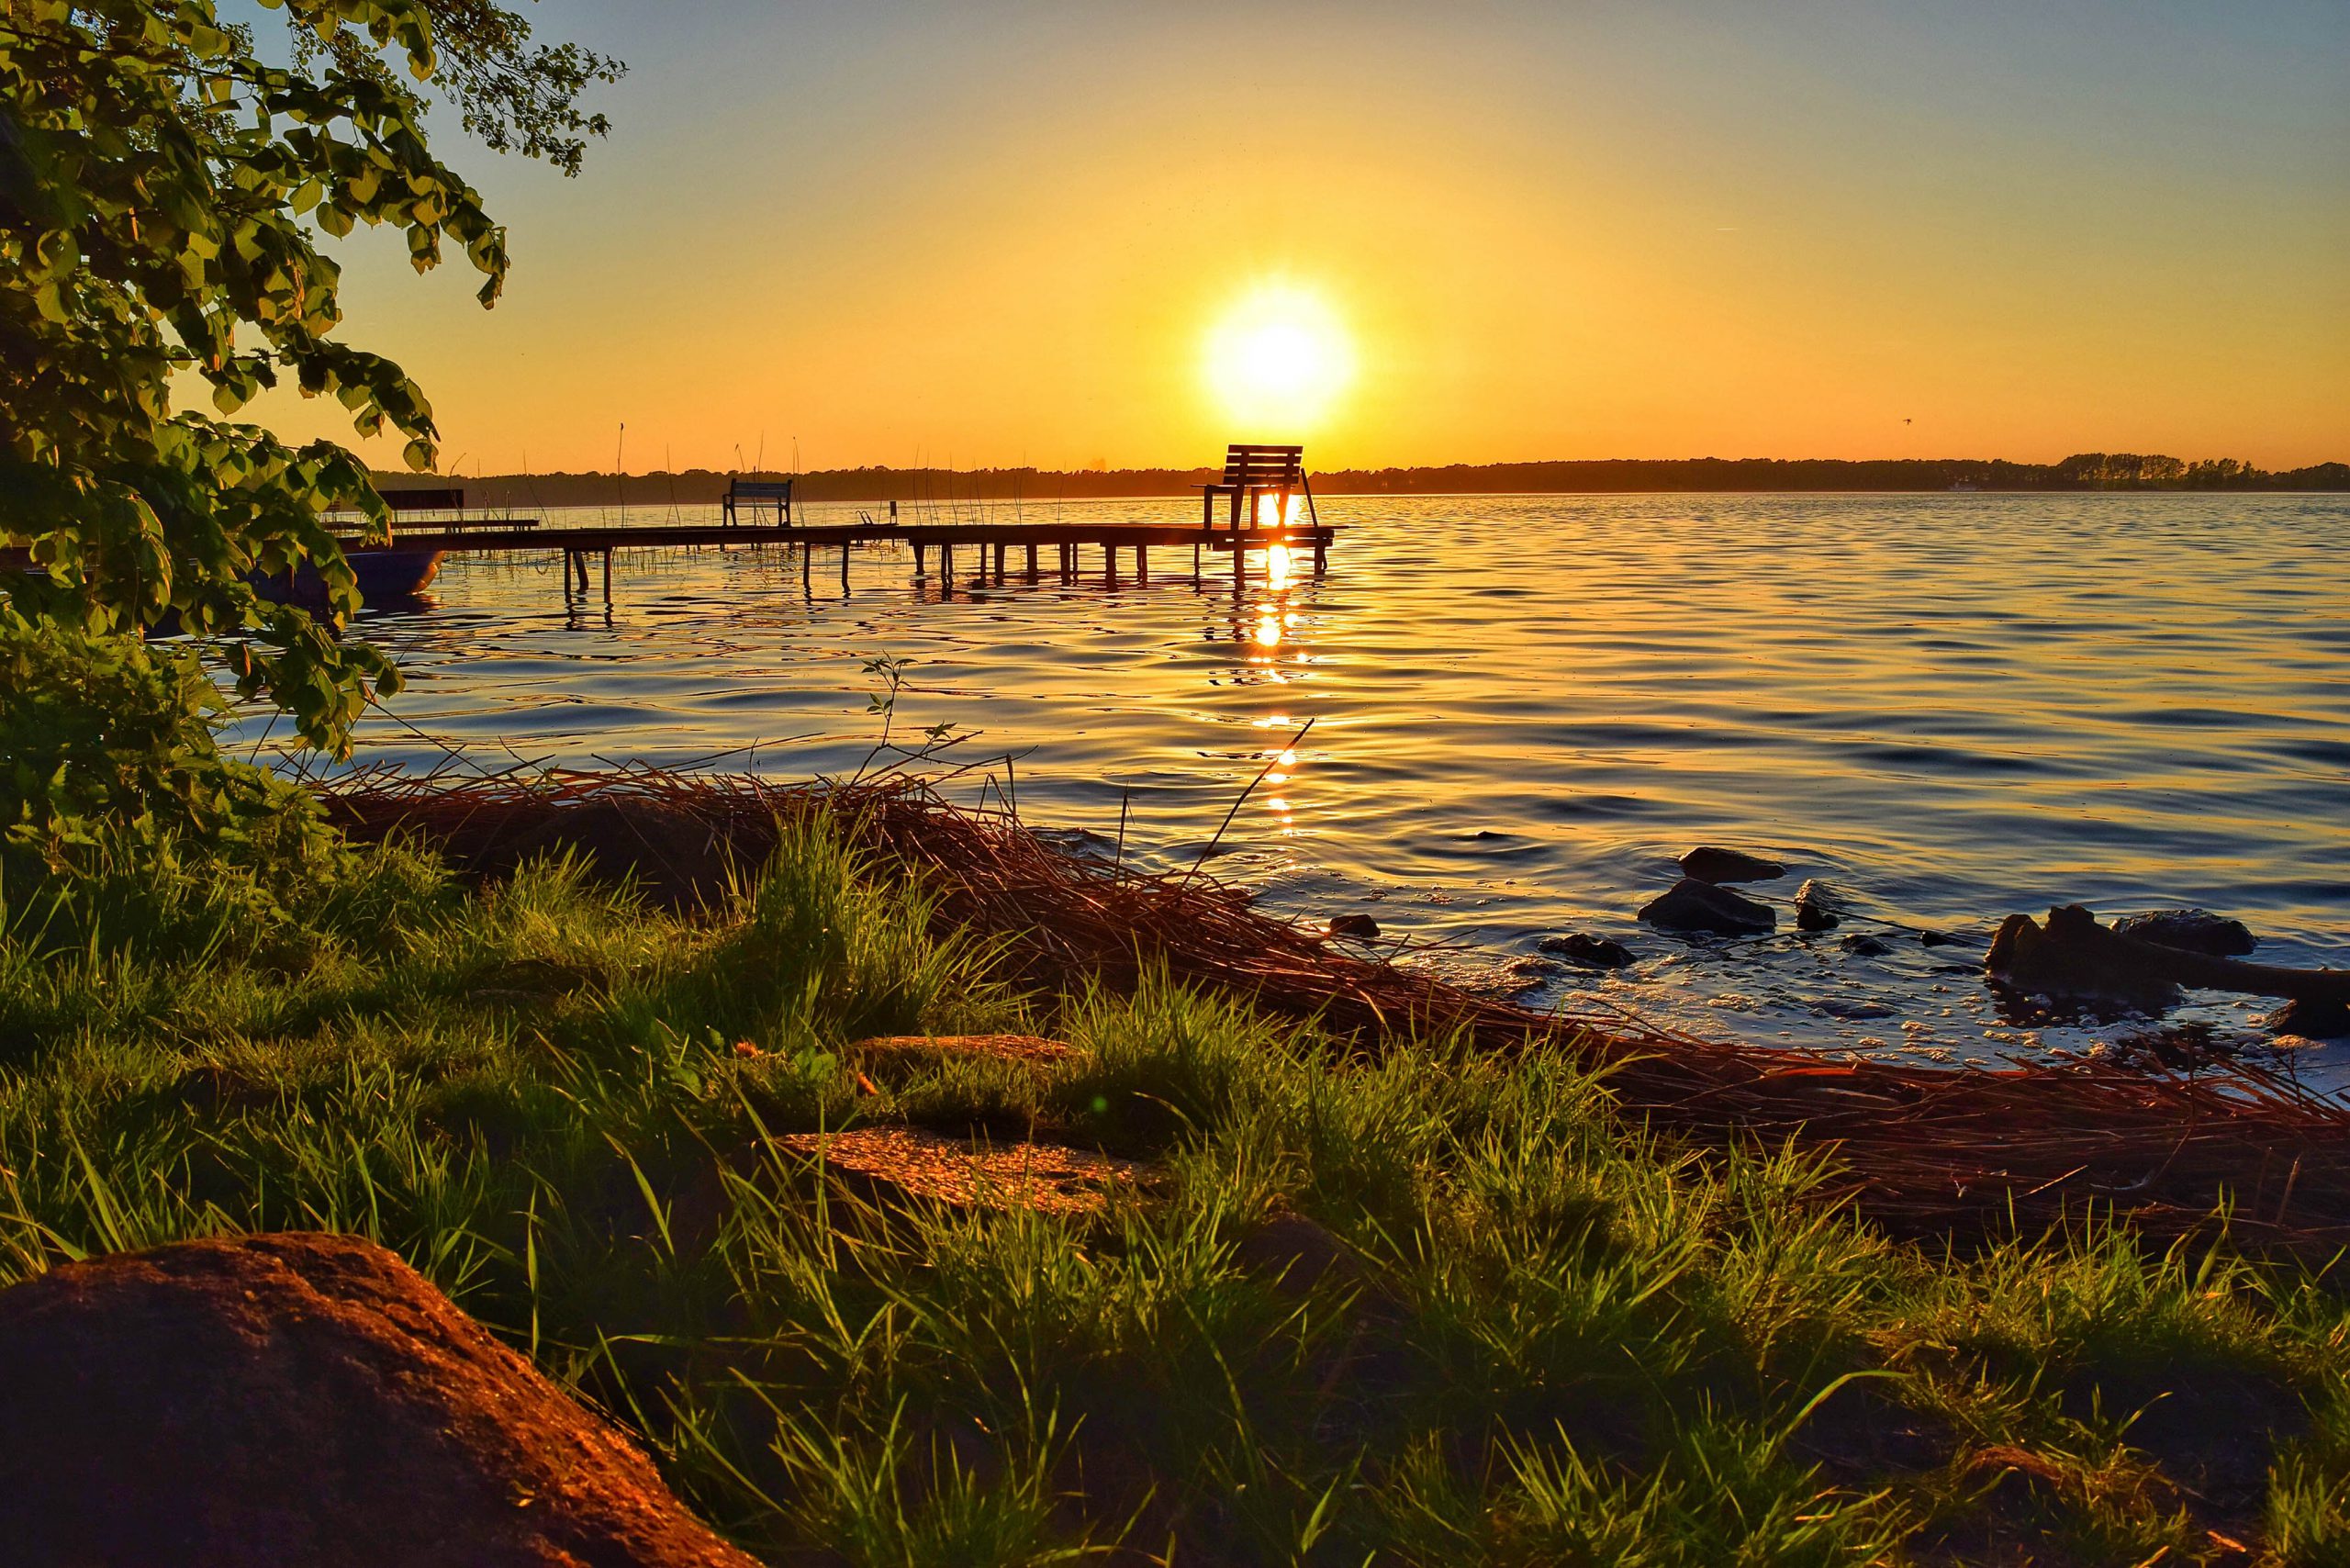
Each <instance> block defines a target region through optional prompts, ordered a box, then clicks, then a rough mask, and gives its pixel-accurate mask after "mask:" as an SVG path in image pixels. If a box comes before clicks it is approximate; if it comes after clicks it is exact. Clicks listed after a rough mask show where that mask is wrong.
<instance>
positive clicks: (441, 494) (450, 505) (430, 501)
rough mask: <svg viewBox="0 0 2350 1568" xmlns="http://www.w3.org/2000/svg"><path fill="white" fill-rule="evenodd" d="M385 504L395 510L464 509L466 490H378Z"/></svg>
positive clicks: (377, 492)
mask: <svg viewBox="0 0 2350 1568" xmlns="http://www.w3.org/2000/svg"><path fill="white" fill-rule="evenodd" d="M375 493H376V494H377V495H379V496H381V497H383V498H384V504H385V505H386V506H387V507H389V508H391V509H392V510H394V511H396V512H397V511H463V510H465V492H464V491H463V490H378V491H376V492H375Z"/></svg>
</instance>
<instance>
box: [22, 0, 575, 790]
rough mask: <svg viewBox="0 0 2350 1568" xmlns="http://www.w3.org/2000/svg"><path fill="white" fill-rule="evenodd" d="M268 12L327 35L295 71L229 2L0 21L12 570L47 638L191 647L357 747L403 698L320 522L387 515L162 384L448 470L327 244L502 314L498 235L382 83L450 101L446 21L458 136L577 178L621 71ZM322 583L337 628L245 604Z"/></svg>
mask: <svg viewBox="0 0 2350 1568" xmlns="http://www.w3.org/2000/svg"><path fill="white" fill-rule="evenodd" d="M264 3H266V4H274V5H275V6H280V7H282V8H283V10H284V11H285V17H286V19H287V21H288V23H289V25H291V26H293V27H295V28H298V29H300V31H301V32H302V33H303V34H304V35H305V36H306V37H307V38H308V39H310V40H311V42H310V44H309V45H308V47H306V48H304V49H301V50H296V51H295V59H294V62H293V63H292V64H290V65H278V64H273V63H271V62H268V61H267V60H265V59H263V57H262V56H261V55H260V54H259V53H258V52H257V51H256V50H255V48H254V46H253V43H252V37H251V34H250V32H249V31H248V30H246V29H244V28H237V27H233V26H229V25H225V24H224V23H223V22H222V20H221V19H220V17H218V14H217V13H216V11H215V8H214V7H213V6H212V5H211V4H210V0H84V3H67V0H0V549H6V548H8V547H14V549H15V550H16V551H17V552H19V553H20V554H19V555H18V565H20V566H28V567H29V568H30V570H28V571H20V572H17V573H15V574H12V575H9V576H8V577H6V578H5V582H6V595H7V598H8V599H9V600H10V602H11V603H12V605H14V606H15V608H16V609H17V611H18V612H19V613H20V614H22V615H23V616H25V617H27V618H28V622H41V623H47V624H50V625H56V626H71V627H75V628H79V629H81V630H84V631H86V632H90V633H140V632H145V631H149V630H152V629H154V628H156V627H159V626H165V625H173V624H175V625H176V626H178V627H179V628H181V629H183V630H185V631H186V632H189V633H196V634H197V635H199V636H201V637H204V638H207V639H208V640H210V641H211V642H212V643H213V644H214V645H215V646H218V648H220V649H221V651H222V657H223V658H224V659H225V660H226V662H227V664H228V666H229V671H230V673H231V674H232V675H233V676H234V678H235V682H236V687H237V689H238V691H239V693H240V694H241V695H243V696H248V697H251V696H258V695H265V696H266V697H268V698H269V699H270V700H274V702H275V703H276V704H277V705H279V706H280V707H282V708H283V709H285V711H287V712H288V713H289V714H290V716H291V717H292V719H293V721H294V722H295V725H296V727H297V730H298V732H299V733H300V734H301V735H302V736H303V738H304V739H305V740H307V741H308V742H309V743H310V744H312V745H318V746H321V747H325V748H328V749H330V750H333V751H335V752H337V753H341V752H343V751H345V750H347V748H348V745H349V734H350V729H351V725H352V723H353V721H354V720H355V719H356V718H357V717H358V715H359V713H360V711H362V708H363V706H364V702H365V700H366V699H367V695H368V691H369V688H370V686H371V684H372V685H374V686H375V689H379V690H382V691H385V692H389V691H391V690H394V689H397V681H398V677H397V672H396V671H395V670H394V669H393V668H392V666H390V664H389V663H388V662H387V661H386V659H385V658H384V657H383V656H382V655H380V654H378V653H377V652H376V651H375V650H374V649H372V648H369V647H367V646H365V645H364V644H358V643H355V642H346V641H344V640H343V639H342V638H341V636H340V634H339V633H340V631H341V626H342V623H343V622H344V621H345V619H346V618H347V617H348V616H349V615H350V614H351V613H352V612H353V611H354V610H356V609H357V608H358V605H359V596H358V589H357V585H356V583H355V582H354V580H353V575H352V572H351V569H350V566H349V565H348V563H347V562H346V561H345V560H344V558H343V554H342V551H341V545H340V544H339V543H338V542H337V538H336V534H335V532H334V530H333V529H332V528H331V527H330V514H343V515H347V516H351V517H355V518H356V519H357V520H358V521H359V523H360V525H361V527H362V530H363V536H364V537H365V538H368V539H371V540H381V539H382V538H384V537H385V536H386V532H387V530H388V528H389V515H388V513H387V512H386V510H385V508H384V505H383V502H382V501H381V499H380V498H378V497H377V496H376V495H375V491H374V489H373V488H372V487H371V486H370V485H369V482H368V476H367V472H366V469H365V467H364V465H362V464H361V463H360V461H359V460H358V459H357V458H356V457H355V456H353V454H350V453H349V452H347V451H345V450H343V449H342V448H341V447H340V446H337V445H336V444H334V443H332V442H309V443H308V444H305V445H301V446H294V445H291V444H289V443H287V442H283V441H280V440H279V439H278V438H276V437H275V436H274V435H272V434H271V433H269V432H268V431H264V430H263V429H261V428H260V427H258V426H255V425H252V424H246V423H238V422H232V421H230V420H227V419H226V418H222V417H216V416H215V414H206V413H197V412H193V411H187V410H178V411H175V410H174V409H173V407H172V386H173V378H174V377H175V376H181V375H194V376H196V377H200V378H201V380H202V381H203V382H205V383H207V384H208V385H209V386H210V389H211V399H212V402H213V405H214V408H215V409H216V410H217V414H218V416H227V415H232V414H234V413H236V412H237V411H238V410H239V409H241V408H242V407H243V406H244V405H245V404H246V403H248V402H249V401H250V400H251V399H252V398H254V397H255V396H257V395H258V394H259V393H260V392H261V391H262V390H263V388H265V387H269V386H276V385H278V384H279V382H280V381H281V379H289V378H290V380H291V381H292V382H293V384H294V385H296V386H298V387H299V389H300V391H301V392H302V394H303V395H304V396H306V397H330V398H335V399H337V400H338V401H339V402H341V404H342V406H343V407H344V408H345V409H348V410H349V412H350V415H351V418H352V422H353V429H354V430H355V431H358V433H360V434H362V435H367V436H374V435H378V434H382V433H384V432H385V431H387V430H389V431H397V432H398V433H399V434H400V435H401V436H403V437H405V438H406V440H407V447H406V456H407V460H408V464H409V465H411V466H412V467H415V468H418V469H426V468H430V467H431V465H432V464H433V461H434V457H435V441H436V433H437V432H436V431H435V429H434V426H433V421H432V410H431V405H430V404H429V403H428V402H427V401H426V399H425V397H424V394H423V392H422V391H421V390H420V388H419V387H418V386H416V384H415V383H414V382H412V381H411V380H409V379H408V376H407V375H405V374H404V373H403V372H402V371H401V369H400V367H399V366H398V365H397V364H394V363H393V362H392V361H391V360H388V359H386V358H384V357H383V356H381V355H378V354H374V353H367V352H365V351H364V350H361V349H357V348H353V347H352V346H350V345H349V344H347V343H345V342H341V340H340V339H339V338H338V337H337V335H336V334H337V331H338V330H339V329H340V327H341V322H342V311H341V304H340V301H339V298H338V283H339V278H340V269H339V268H338V266H337V265H336V263H335V262H334V261H333V259H332V258H331V257H330V256H328V255H326V254H323V253H322V252H320V250H319V241H318V238H317V236H318V234H319V232H323V233H325V234H328V235H332V236H338V237H340V236H342V235H347V234H349V233H351V232H352V231H353V229H354V228H356V227H357V226H359V225H362V224H364V225H368V226H371V227H388V228H391V229H393V230H397V231H399V232H400V233H401V234H402V235H403V236H404V238H405V240H406V242H407V246H408V256H409V259H410V261H411V263H413V264H414V266H415V267H416V269H417V270H418V271H419V272H424V271H428V270H430V269H431V268H433V267H435V266H437V265H439V264H440V263H441V262H442V257H443V251H444V247H454V248H455V249H457V250H459V251H461V252H463V254H464V258H465V260H466V261H467V262H468V263H470V264H471V265H472V266H473V267H474V268H475V269H476V271H478V272H479V273H480V274H482V276H483V279H484V282H483V284H482V286H481V290H480V296H479V297H480V299H481V302H482V304H483V305H484V306H488V305H491V304H493V303H495V301H496V300H497V298H498V290H499V288H500V286H501V285H502V284H503V282H504V280H505V277H506V272H507V254H506V236H505V231H504V230H502V229H501V228H499V227H498V225H497V224H496V223H494V222H493V221H491V219H490V218H489V216H488V215H487V213H486V212H485V211H484V210H483V208H482V203H481V199H480V197H479V196H478V195H477V194H476V192H475V191H474V189H473V188H472V187H471V186H470V185H467V184H466V183H465V182H464V180H463V179H462V178H460V177H459V176H458V175H457V174H455V173H454V172H453V171H452V170H451V169H449V168H448V167H447V166H445V165H444V164H442V162H440V160H439V159H437V158H436V157H435V156H434V155H433V154H432V152H431V150H430V149H429V148H428V147H427V145H426V143H425V139H424V136H423V134H422V132H421V130H420V125H419V121H420V117H421V115H422V113H423V102H422V99H421V98H420V95H419V92H418V90H417V89H415V88H411V87H410V86H408V85H406V84H402V83H400V82H399V81H397V79H396V78H395V77H394V75H393V74H392V72H393V69H394V68H397V69H398V70H400V71H404V72H405V73H406V74H407V75H408V78H409V80H410V81H412V82H414V83H416V84H425V83H428V82H432V81H435V80H436V79H437V78H436V73H439V72H442V71H443V70H444V69H446V67H445V66H444V57H443V56H442V54H441V52H440V51H439V46H438V43H437V41H436V34H435V25H436V22H438V21H442V20H443V19H447V20H450V21H452V22H453V24H454V25H456V26H457V27H459V28H461V29H470V30H469V31H466V32H465V34H464V36H465V37H466V38H467V39H471V40H472V41H473V43H474V44H475V45H477V46H479V48H478V49H477V51H476V53H474V54H472V55H470V56H466V57H464V59H463V62H462V63H461V64H460V65H459V67H458V68H457V71H456V75H455V79H454V83H453V92H454V94H455V95H457V96H458V98H459V101H460V102H461V103H464V104H465V105H466V106H467V107H466V111H465V112H466V114H467V116H468V123H469V124H475V125H476V128H477V129H485V131H486V134H487V136H488V138H489V140H491V142H492V144H493V145H501V144H502V145H515V144H517V142H518V139H519V145H520V149H521V150H522V151H528V152H536V153H540V154H543V155H545V156H548V157H550V158H551V159H552V160H553V161H554V162H557V163H558V164H562V165H564V166H565V167H576V147H575V146H574V145H573V142H576V133H578V132H580V131H593V130H596V129H600V125H599V123H592V122H589V121H586V120H582V119H580V118H578V117H577V115H576V110H575V108H574V107H573V104H574V97H575V95H576V88H577V86H578V85H579V84H581V83H582V82H584V81H585V80H587V79H588V77H590V76H593V75H595V74H597V73H599V72H602V73H610V70H611V69H613V67H612V66H611V64H610V62H602V61H599V60H598V59H597V57H593V56H586V55H582V54H579V53H577V52H576V51H573V52H568V53H566V52H565V51H564V50H555V51H554V52H553V54H552V56H550V54H549V52H548V51H545V50H541V51H539V52H538V53H537V54H535V55H533V54H531V53H529V52H527V44H528V39H529V29H528V28H527V26H526V25H522V24H520V21H519V18H509V21H510V22H511V24H512V25H511V26H506V27H505V30H503V31H500V30H499V29H500V28H501V26H504V24H501V23H499V22H498V17H500V16H504V15H505V14H504V13H501V12H498V8H497V7H495V6H483V5H480V4H478V3H476V0H264ZM484 40H487V42H486V43H485V42H484ZM542 68H544V70H545V72H546V74H544V75H543V76H542V77H541V78H540V79H539V81H540V85H539V86H538V87H536V88H533V87H532V86H531V85H529V84H528V82H527V80H526V79H527V78H528V77H529V74H530V73H532V71H533V70H539V69H542ZM566 138H570V139H571V140H565V139H566ZM306 564H307V565H308V566H311V567H313V568H315V570H316V571H317V572H318V573H319V576H320V577H321V578H322V579H323V583H324V587H325V593H326V604H327V610H326V614H325V617H324V620H323V622H321V621H320V620H319V619H317V618H313V617H312V616H310V615H309V614H308V613H306V612H305V611H303V610H300V609H298V608H296V607H292V606H287V605H281V604H274V603H270V602H267V601H265V600H263V599H261V598H260V597H259V596H258V595H256V593H255V592H254V590H253V587H252V579H253V578H254V577H256V576H275V575H279V574H285V573H288V572H291V571H294V570H296V569H297V568H299V567H301V566H304V565H306Z"/></svg>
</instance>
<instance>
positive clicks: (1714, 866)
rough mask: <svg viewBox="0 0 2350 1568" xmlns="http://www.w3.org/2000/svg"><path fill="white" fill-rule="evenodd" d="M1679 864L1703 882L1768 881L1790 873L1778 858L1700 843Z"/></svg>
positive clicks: (1687, 873)
mask: <svg viewBox="0 0 2350 1568" xmlns="http://www.w3.org/2000/svg"><path fill="white" fill-rule="evenodd" d="M1680 864H1681V870H1682V874H1683V875H1684V876H1687V877H1694V878H1695V879H1697V880H1698V881H1701V882H1767V881H1769V880H1771V879H1773V878H1774V877H1784V876H1785V875H1786V874H1787V868H1785V866H1782V865H1780V864H1779V863H1778V862H1777V861H1776V860H1765V859H1763V858H1762V857H1761V856H1759V855H1749V854H1747V853H1746V851H1744V850H1742V849H1723V848H1720V847H1718V846H1715V845H1711V844H1701V845H1699V846H1697V847H1696V848H1695V849H1693V850H1691V851H1690V852H1689V853H1688V854H1686V855H1684V856H1683V857H1681V862H1680Z"/></svg>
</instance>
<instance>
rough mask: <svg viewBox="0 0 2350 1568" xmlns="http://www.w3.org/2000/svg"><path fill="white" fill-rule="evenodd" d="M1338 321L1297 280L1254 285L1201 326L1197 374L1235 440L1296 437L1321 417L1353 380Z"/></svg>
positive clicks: (1348, 347)
mask: <svg viewBox="0 0 2350 1568" xmlns="http://www.w3.org/2000/svg"><path fill="white" fill-rule="evenodd" d="M1354 374H1355V355H1354V345H1353V343H1352V342H1350V341H1349V339H1348V335H1347V329H1346V323H1345V322H1344V321H1342V320H1340V319H1339V317H1338V313H1337V311H1336V310H1334V309H1332V308H1331V307H1330V304H1329V301H1328V300H1327V299H1326V298H1325V297H1323V296H1322V295H1321V294H1320V293H1318V292H1316V291H1315V290H1314V289H1312V288H1309V287H1307V286H1304V285H1301V284H1297V283H1292V282H1289V281H1286V280H1276V281H1269V282H1265V283H1260V284H1259V285H1257V286H1255V287H1253V288H1251V289H1249V290H1248V293H1246V294H1244V295H1242V296H1241V297H1239V298H1238V299H1236V300H1235V301H1233V303H1232V304H1231V306H1230V307H1228V308H1226V309H1225V313H1224V314H1223V315H1222V316H1221V317H1219V318H1218V319H1216V321H1215V324H1214V326H1212V327H1210V328H1209V329H1208V333H1207V341H1206V344H1205V348H1204V352H1203V354H1202V356H1201V375H1202V377H1203V380H1204V381H1205V382H1206V384H1207V388H1208V390H1209V392H1210V393H1211V394H1212V395H1213V396H1214V398H1215V399H1216V400H1217V401H1218V402H1219V403H1220V404H1221V405H1222V406H1223V408H1224V411H1225V414H1226V415H1227V416H1228V417H1230V418H1231V419H1233V420H1237V421H1238V422H1240V423H1241V424H1244V425H1246V426H1248V432H1247V433H1246V435H1238V434H1237V433H1236V439H1243V440H1251V441H1263V440H1267V439H1271V438H1278V437H1283V436H1292V435H1303V434H1304V433H1305V432H1306V431H1310V430H1312V429H1313V428H1315V426H1317V425H1319V424H1320V423H1321V422H1322V421H1323V420H1325V419H1326V418H1327V417H1328V415H1329V412H1330V410H1331V409H1332V408H1333V407H1334V406H1335V405H1336V404H1337V400H1338V398H1339V397H1340V396H1341V395H1342V394H1343V393H1344V392H1345V391H1346V389H1347V386H1348V384H1349V383H1350V382H1352V381H1353V380H1354Z"/></svg>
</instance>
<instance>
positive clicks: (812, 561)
mask: <svg viewBox="0 0 2350 1568" xmlns="http://www.w3.org/2000/svg"><path fill="white" fill-rule="evenodd" d="M815 571H816V547H815V546H814V545H813V544H802V545H801V546H800V592H801V593H804V594H806V595H807V596H808V597H810V598H811V599H813V598H814V597H815V595H816V584H815V581H814V576H815Z"/></svg>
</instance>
